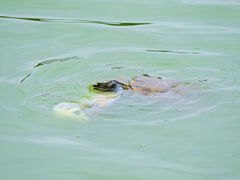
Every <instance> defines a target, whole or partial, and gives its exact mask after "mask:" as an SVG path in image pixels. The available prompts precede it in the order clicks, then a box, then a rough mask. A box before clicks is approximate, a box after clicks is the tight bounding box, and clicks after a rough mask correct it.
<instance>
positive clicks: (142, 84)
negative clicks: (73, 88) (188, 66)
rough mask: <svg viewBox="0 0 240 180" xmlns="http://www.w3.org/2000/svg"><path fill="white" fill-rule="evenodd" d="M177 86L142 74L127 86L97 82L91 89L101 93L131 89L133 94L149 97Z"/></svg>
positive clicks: (114, 82) (171, 82) (168, 81)
mask: <svg viewBox="0 0 240 180" xmlns="http://www.w3.org/2000/svg"><path fill="white" fill-rule="evenodd" d="M177 85H178V83H177V82H175V81H173V80H169V79H163V78H161V77H153V76H149V75H147V74H143V75H142V76H136V77H134V78H132V79H131V80H130V82H129V84H124V83H121V82H119V81H116V80H111V81H107V82H98V83H96V84H94V85H92V86H93V89H95V90H99V91H102V92H119V90H128V89H131V90H132V91H134V92H138V93H141V94H143V95H149V94H152V93H166V92H168V91H170V90H173V89H174V88H176V87H177Z"/></svg>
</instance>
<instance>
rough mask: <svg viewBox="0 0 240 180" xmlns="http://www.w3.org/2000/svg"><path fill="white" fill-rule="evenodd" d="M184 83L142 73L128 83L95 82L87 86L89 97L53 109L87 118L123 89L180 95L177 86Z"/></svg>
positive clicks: (72, 115)
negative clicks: (91, 93) (90, 93)
mask: <svg viewBox="0 0 240 180" xmlns="http://www.w3.org/2000/svg"><path fill="white" fill-rule="evenodd" d="M183 84H184V83H182V82H179V81H176V80H172V79H170V78H162V77H156V76H150V75H148V74H142V75H140V76H135V77H133V78H131V79H130V80H129V82H128V83H123V82H120V81H117V80H110V81H105V82H97V83H95V84H92V85H90V86H89V90H90V92H93V95H92V96H91V98H89V99H85V100H81V101H80V102H64V103H60V104H58V105H57V106H55V108H54V111H55V112H57V113H58V114H61V115H65V116H69V117H73V118H78V119H82V120H89V116H90V115H91V114H95V112H98V111H99V109H101V108H102V107H105V106H107V105H109V104H111V102H114V101H115V100H116V99H118V98H119V97H120V96H121V94H122V93H123V92H124V91H127V92H133V93H138V94H140V95H143V96H153V95H154V96H159V95H161V94H163V93H174V94H179V95H181V91H180V89H181V88H179V87H181V86H182V85H183Z"/></svg>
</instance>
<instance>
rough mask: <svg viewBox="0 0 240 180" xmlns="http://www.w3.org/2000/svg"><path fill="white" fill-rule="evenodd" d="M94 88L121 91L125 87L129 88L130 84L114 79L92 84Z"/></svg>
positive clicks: (103, 90)
mask: <svg viewBox="0 0 240 180" xmlns="http://www.w3.org/2000/svg"><path fill="white" fill-rule="evenodd" d="M92 87H93V89H94V90H98V91H102V92H119V91H122V90H125V89H129V87H128V85H126V84H124V83H121V82H118V81H115V80H112V81H107V82H98V83H96V84H93V85H92Z"/></svg>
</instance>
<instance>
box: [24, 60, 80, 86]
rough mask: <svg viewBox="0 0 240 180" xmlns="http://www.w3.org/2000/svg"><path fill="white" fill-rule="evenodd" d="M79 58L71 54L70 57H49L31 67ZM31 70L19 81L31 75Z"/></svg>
mask: <svg viewBox="0 0 240 180" xmlns="http://www.w3.org/2000/svg"><path fill="white" fill-rule="evenodd" d="M77 59H80V57H78V56H71V57H65V58H55V59H49V60H45V61H41V62H40V63H37V64H36V65H35V66H33V68H36V67H39V66H43V65H47V64H52V63H57V62H64V61H70V60H77ZM32 73H33V72H31V73H29V74H27V75H26V76H25V77H24V78H23V79H21V80H20V83H23V82H24V81H25V80H26V79H27V78H29V77H30V76H31V75H32Z"/></svg>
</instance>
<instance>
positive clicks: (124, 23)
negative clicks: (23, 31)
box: [0, 16, 152, 26]
mask: <svg viewBox="0 0 240 180" xmlns="http://www.w3.org/2000/svg"><path fill="white" fill-rule="evenodd" d="M0 18H2V19H3V18H4V19H16V20H26V21H37V22H60V23H88V24H102V25H107V26H138V25H148V24H152V23H149V22H140V23H137V22H107V21H97V20H79V19H54V18H35V17H16V16H0Z"/></svg>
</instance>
